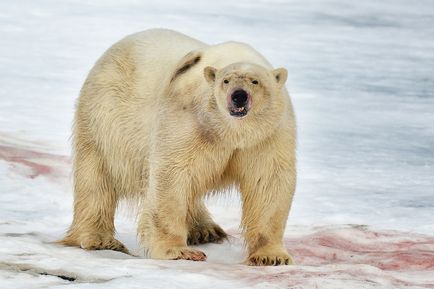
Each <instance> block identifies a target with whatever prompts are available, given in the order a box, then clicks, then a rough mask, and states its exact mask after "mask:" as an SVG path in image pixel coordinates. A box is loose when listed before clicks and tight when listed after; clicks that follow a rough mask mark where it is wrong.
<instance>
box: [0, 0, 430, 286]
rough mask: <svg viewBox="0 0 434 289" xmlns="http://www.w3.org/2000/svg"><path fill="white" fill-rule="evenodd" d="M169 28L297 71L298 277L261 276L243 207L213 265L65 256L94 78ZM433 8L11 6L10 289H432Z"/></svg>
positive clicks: (128, 225) (0, 67)
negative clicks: (75, 153)
mask: <svg viewBox="0 0 434 289" xmlns="http://www.w3.org/2000/svg"><path fill="white" fill-rule="evenodd" d="M153 27H165V28H171V29H175V30H178V31H181V32H184V33H186V34H189V35H191V36H193V37H196V38H199V39H201V40H203V41H206V42H209V43H218V42H222V41H227V40H237V41H243V42H247V43H249V44H251V45H252V46H253V47H255V48H257V49H258V50H259V51H260V52H261V53H262V54H264V55H265V56H266V57H267V58H268V59H269V60H270V61H271V62H272V63H273V65H274V66H276V67H281V66H282V67H286V68H287V69H288V71H289V76H288V81H287V87H288V89H289V91H290V93H291V96H292V99H293V102H294V106H295V111H296V115H297V122H298V136H299V139H298V169H299V177H298V187H297V193H296V196H295V199H294V204H293V208H292V211H291V215H290V218H289V221H288V226H287V230H286V233H285V244H286V246H287V248H288V250H289V251H290V252H291V254H292V255H293V256H294V259H295V261H296V265H295V266H289V267H287V266H284V267H276V268H251V267H247V266H244V265H242V264H241V262H242V261H243V258H244V257H245V255H244V254H245V250H244V248H243V241H242V238H241V236H240V231H239V229H238V225H239V214H240V206H239V200H238V198H237V196H236V194H235V195H231V196H222V197H219V198H212V199H210V200H209V202H208V203H209V205H210V209H211V211H212V213H213V215H214V217H215V219H216V221H217V222H218V223H219V224H221V225H222V226H223V228H224V229H225V230H227V231H228V232H229V234H230V235H231V237H230V240H229V242H226V243H224V244H221V245H217V244H211V245H206V246H200V248H201V249H202V250H204V251H205V252H206V253H207V255H208V260H207V262H206V263H195V262H188V261H155V260H148V259H144V257H143V252H142V250H141V249H140V248H139V246H138V244H137V241H136V235H135V234H136V233H135V220H134V218H133V217H131V215H132V214H131V213H129V212H128V210H127V207H126V206H125V207H122V208H121V210H120V212H119V214H118V217H117V220H116V226H117V233H118V237H119V239H121V240H122V241H123V242H124V243H125V244H126V245H127V246H128V247H129V248H130V249H131V251H132V252H133V253H134V254H136V255H137V256H135V257H134V256H128V255H123V254H120V253H116V252H108V251H100V252H88V251H83V250H81V249H77V248H64V247H61V246H59V245H57V244H55V243H54V241H56V240H58V239H60V238H61V237H62V235H63V234H64V232H65V230H66V229H67V227H68V225H69V223H70V222H71V218H72V191H71V177H70V160H69V156H70V140H69V137H70V134H71V124H72V119H73V113H74V103H75V101H76V98H77V96H78V93H79V90H80V87H81V85H82V83H83V81H84V79H85V77H86V74H87V72H88V71H89V69H90V68H91V67H92V65H93V63H94V62H95V61H96V60H97V59H98V57H99V56H100V55H101V54H102V53H103V52H104V51H105V50H106V49H107V48H108V47H109V46H110V45H111V44H113V43H114V42H115V41H117V40H119V39H121V38H122V37H124V36H125V35H127V34H131V33H134V32H137V31H140V30H144V29H148V28H153ZM433 36H434V3H433V2H432V1H429V0H420V1H417V2H409V1H404V0H394V1H392V0H386V1H373V0H366V1H343V0H325V1H320V0H316V1H315V0H312V1H300V0H275V1H265V0H264V1H247V0H239V1H229V0H220V1H209V2H208V1H194V0H188V1H174V0H171V1H168V0H160V1H137V0H126V1H121V0H118V1H115V0H109V1H103V0H98V1H84V0H79V1H54V0H41V1H30V0H20V1H2V2H1V3H0V39H1V40H0V288H64V287H65V286H67V287H70V288H297V289H298V288H325V289H327V288H349V289H351V288H357V289H359V288H433V287H434V277H433V276H434V263H433V260H434V240H433V235H434V221H433V220H434V218H433V215H434V137H433V136H434V77H433V76H434V53H433V51H434V37H433Z"/></svg>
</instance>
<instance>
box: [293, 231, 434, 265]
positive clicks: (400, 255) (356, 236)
mask: <svg viewBox="0 0 434 289" xmlns="http://www.w3.org/2000/svg"><path fill="white" fill-rule="evenodd" d="M286 246H287V248H288V249H289V251H290V252H291V253H292V255H293V256H294V258H295V261H296V263H297V264H300V265H322V264H339V263H345V264H368V265H372V266H375V267H377V268H379V269H382V270H427V269H434V238H432V237H428V236H421V235H415V236H414V235H413V236H411V235H409V236H405V235H404V234H403V233H395V234H394V233H389V232H387V233H380V232H372V231H369V230H367V229H362V228H357V229H356V228H345V229H330V230H321V231H319V232H315V233H312V234H309V235H305V236H303V237H302V238H300V237H298V238H294V237H290V238H287V239H286Z"/></svg>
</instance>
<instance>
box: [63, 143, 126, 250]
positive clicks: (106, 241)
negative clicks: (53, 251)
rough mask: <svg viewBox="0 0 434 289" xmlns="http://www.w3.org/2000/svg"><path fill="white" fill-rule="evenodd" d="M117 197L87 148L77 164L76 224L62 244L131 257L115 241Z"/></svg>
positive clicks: (75, 182)
mask: <svg viewBox="0 0 434 289" xmlns="http://www.w3.org/2000/svg"><path fill="white" fill-rule="evenodd" d="M117 202H118V197H117V195H116V192H115V190H114V188H113V186H112V184H111V180H110V179H109V176H108V174H107V172H105V171H104V165H103V161H102V159H101V158H100V157H99V156H98V155H97V152H95V151H93V150H92V149H89V148H87V149H86V150H82V151H81V152H80V151H78V153H77V154H76V159H75V162H74V220H73V222H72V225H71V227H70V229H69V230H68V233H67V235H66V236H65V238H64V239H63V240H61V241H60V242H59V243H61V244H64V245H68V246H77V247H81V248H83V249H87V250H114V251H120V252H123V253H126V254H128V250H127V248H126V247H125V246H124V245H123V244H122V243H121V242H119V241H118V240H116V239H115V238H114V233H115V227H114V215H115V211H116V206H117Z"/></svg>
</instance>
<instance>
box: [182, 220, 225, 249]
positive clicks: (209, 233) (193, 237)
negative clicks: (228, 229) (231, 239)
mask: <svg viewBox="0 0 434 289" xmlns="http://www.w3.org/2000/svg"><path fill="white" fill-rule="evenodd" d="M227 237H228V235H227V234H226V233H225V231H223V229H222V228H220V226H219V225H217V224H214V223H211V224H200V225H196V226H194V227H192V228H191V229H190V232H189V234H188V239H187V244H189V245H197V244H204V243H223V241H224V240H225V239H226V238H227Z"/></svg>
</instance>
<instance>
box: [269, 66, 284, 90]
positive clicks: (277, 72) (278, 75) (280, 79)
mask: <svg viewBox="0 0 434 289" xmlns="http://www.w3.org/2000/svg"><path fill="white" fill-rule="evenodd" d="M272 73H273V75H274V78H275V79H276V82H277V85H278V86H279V87H282V86H283V85H284V84H285V82H286V79H287V78H288V71H287V70H286V69H285V68H277V69H274V70H273V71H272Z"/></svg>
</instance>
